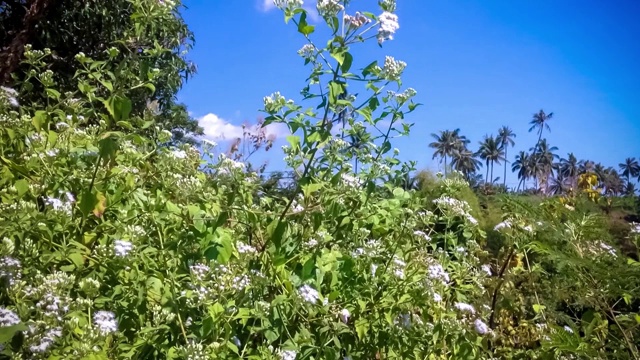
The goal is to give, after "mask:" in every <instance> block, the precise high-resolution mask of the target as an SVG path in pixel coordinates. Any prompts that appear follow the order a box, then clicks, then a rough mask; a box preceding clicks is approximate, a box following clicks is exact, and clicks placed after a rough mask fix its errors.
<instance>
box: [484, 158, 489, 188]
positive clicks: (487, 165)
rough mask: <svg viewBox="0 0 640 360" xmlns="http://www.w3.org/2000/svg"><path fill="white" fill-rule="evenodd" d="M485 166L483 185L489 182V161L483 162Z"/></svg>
mask: <svg viewBox="0 0 640 360" xmlns="http://www.w3.org/2000/svg"><path fill="white" fill-rule="evenodd" d="M485 166H486V167H487V175H485V177H484V183H485V185H486V184H488V183H489V162H487V163H486V164H485Z"/></svg>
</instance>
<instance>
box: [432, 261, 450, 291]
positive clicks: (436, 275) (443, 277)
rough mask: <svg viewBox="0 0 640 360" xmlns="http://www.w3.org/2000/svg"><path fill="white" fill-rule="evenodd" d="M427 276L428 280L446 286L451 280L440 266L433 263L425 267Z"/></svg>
mask: <svg viewBox="0 0 640 360" xmlns="http://www.w3.org/2000/svg"><path fill="white" fill-rule="evenodd" d="M427 272H428V274H427V276H428V277H429V279H430V280H438V281H441V282H442V284H443V285H445V286H446V285H447V284H448V283H449V281H450V280H451V279H450V278H449V273H448V272H447V271H446V270H445V269H444V268H443V267H442V265H440V264H438V263H436V262H434V263H432V264H431V265H429V266H428V267H427Z"/></svg>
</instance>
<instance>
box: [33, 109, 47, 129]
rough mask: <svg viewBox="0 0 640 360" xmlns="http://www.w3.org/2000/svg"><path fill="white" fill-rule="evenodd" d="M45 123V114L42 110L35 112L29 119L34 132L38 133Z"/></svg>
mask: <svg viewBox="0 0 640 360" xmlns="http://www.w3.org/2000/svg"><path fill="white" fill-rule="evenodd" d="M46 122H47V113H46V112H45V111H42V110H38V111H36V114H35V115H34V116H33V119H31V123H32V124H33V126H34V127H35V128H36V130H38V131H40V129H42V126H43V125H44V124H45V123H46Z"/></svg>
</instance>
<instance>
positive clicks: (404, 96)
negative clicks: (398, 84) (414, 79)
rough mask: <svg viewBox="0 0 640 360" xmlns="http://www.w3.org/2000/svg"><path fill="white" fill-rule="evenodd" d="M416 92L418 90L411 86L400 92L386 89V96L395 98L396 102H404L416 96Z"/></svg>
mask: <svg viewBox="0 0 640 360" xmlns="http://www.w3.org/2000/svg"><path fill="white" fill-rule="evenodd" d="M417 94H418V92H417V91H416V90H415V89H413V88H408V89H406V90H405V91H403V92H401V93H396V92H395V91H392V90H387V96H388V97H389V98H390V99H391V98H395V99H396V101H397V102H398V104H404V103H405V102H407V101H408V100H409V99H411V98H412V97H414V96H416V95H417Z"/></svg>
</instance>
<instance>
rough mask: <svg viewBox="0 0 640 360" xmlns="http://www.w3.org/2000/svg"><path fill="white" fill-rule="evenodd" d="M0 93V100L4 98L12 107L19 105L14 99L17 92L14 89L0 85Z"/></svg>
mask: <svg viewBox="0 0 640 360" xmlns="http://www.w3.org/2000/svg"><path fill="white" fill-rule="evenodd" d="M0 95H2V96H0V100H5V99H6V102H7V104H8V105H10V106H13V107H18V106H20V103H18V100H17V99H16V97H17V96H18V92H17V91H15V90H14V89H12V88H10V87H6V86H0Z"/></svg>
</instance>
